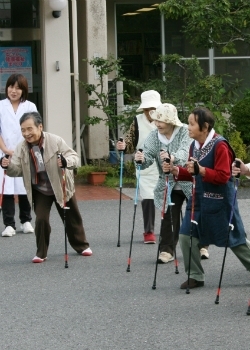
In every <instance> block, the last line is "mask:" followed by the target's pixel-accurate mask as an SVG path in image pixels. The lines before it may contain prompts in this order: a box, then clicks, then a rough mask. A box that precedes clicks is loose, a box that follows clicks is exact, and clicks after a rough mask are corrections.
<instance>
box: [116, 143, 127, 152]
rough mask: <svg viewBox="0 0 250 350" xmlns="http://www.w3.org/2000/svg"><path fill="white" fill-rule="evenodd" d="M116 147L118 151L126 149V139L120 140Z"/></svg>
mask: <svg viewBox="0 0 250 350" xmlns="http://www.w3.org/2000/svg"><path fill="white" fill-rule="evenodd" d="M116 148H117V149H118V151H124V150H125V148H126V143H125V141H118V142H117V144H116Z"/></svg>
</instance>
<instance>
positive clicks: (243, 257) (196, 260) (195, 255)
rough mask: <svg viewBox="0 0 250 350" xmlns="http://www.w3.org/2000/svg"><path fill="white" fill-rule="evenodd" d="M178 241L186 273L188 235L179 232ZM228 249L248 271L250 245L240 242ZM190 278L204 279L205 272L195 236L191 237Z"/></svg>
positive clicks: (249, 266)
mask: <svg viewBox="0 0 250 350" xmlns="http://www.w3.org/2000/svg"><path fill="white" fill-rule="evenodd" d="M179 242H180V246H181V250H182V254H183V260H184V266H185V272H186V274H188V264H189V250H190V249H189V247H190V237H189V236H187V235H182V234H180V236H179ZM223 249H225V248H223ZM230 249H231V250H232V252H233V253H234V254H235V255H236V256H237V258H238V259H239V260H240V262H241V263H242V265H244V266H245V268H246V269H247V271H250V246H249V245H248V244H241V245H239V246H237V247H233V248H230ZM190 278H193V279H195V280H196V281H204V280H205V273H204V270H203V267H202V265H201V256H200V246H199V240H198V239H197V238H195V237H193V238H192V250H191V264H190Z"/></svg>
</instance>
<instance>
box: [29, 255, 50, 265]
mask: <svg viewBox="0 0 250 350" xmlns="http://www.w3.org/2000/svg"><path fill="white" fill-rule="evenodd" d="M46 259H47V258H44V259H42V258H39V257H38V256H35V257H34V258H33V259H32V262H33V263H42V262H44V261H45V260H46Z"/></svg>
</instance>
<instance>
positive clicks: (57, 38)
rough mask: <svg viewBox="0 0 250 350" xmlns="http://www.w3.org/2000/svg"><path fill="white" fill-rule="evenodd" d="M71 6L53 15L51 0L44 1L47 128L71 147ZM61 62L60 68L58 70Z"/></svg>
mask: <svg viewBox="0 0 250 350" xmlns="http://www.w3.org/2000/svg"><path fill="white" fill-rule="evenodd" d="M68 16H69V14H68V8H67V7H66V8H64V9H63V10H62V12H61V17H59V18H54V17H53V16H52V10H51V8H50V7H49V0H41V26H42V66H43V98H44V101H43V105H44V109H43V110H44V115H43V119H44V124H45V130H46V131H48V132H51V133H54V134H57V135H59V136H61V137H62V138H63V139H64V140H65V141H66V142H67V143H68V145H69V146H72V112H71V82H70V46H69V18H68ZM56 61H59V66H60V71H59V72H57V71H56Z"/></svg>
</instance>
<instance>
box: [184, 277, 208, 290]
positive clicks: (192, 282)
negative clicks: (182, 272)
mask: <svg viewBox="0 0 250 350" xmlns="http://www.w3.org/2000/svg"><path fill="white" fill-rule="evenodd" d="M187 285H188V280H186V282H184V283H182V284H181V289H187ZM203 286H204V281H196V280H195V279H194V278H189V289H192V288H198V287H203Z"/></svg>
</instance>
